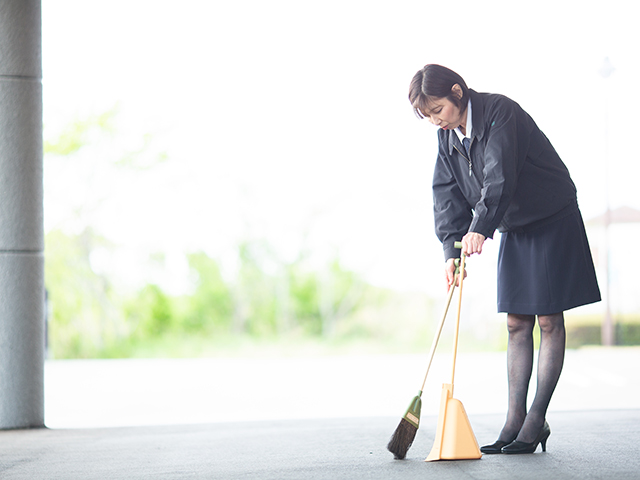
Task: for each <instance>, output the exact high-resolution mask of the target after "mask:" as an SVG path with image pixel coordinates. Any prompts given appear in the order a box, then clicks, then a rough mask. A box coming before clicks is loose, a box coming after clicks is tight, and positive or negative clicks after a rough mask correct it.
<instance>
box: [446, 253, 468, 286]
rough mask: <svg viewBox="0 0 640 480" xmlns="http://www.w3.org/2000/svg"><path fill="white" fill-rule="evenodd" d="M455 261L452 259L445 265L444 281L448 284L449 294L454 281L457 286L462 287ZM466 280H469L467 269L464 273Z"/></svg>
mask: <svg viewBox="0 0 640 480" xmlns="http://www.w3.org/2000/svg"><path fill="white" fill-rule="evenodd" d="M455 260H456V259H455V258H450V259H449V260H447V263H445V265H444V279H445V282H447V292H448V291H449V289H450V288H451V285H453V282H454V280H455V282H456V286H458V285H460V281H459V279H458V276H457V275H456V265H455V263H454V262H455ZM464 278H467V270H466V269H465V271H464Z"/></svg>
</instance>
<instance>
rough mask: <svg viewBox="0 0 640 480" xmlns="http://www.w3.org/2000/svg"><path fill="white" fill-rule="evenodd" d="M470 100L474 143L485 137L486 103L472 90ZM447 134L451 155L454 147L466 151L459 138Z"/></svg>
mask: <svg viewBox="0 0 640 480" xmlns="http://www.w3.org/2000/svg"><path fill="white" fill-rule="evenodd" d="M469 98H470V99H471V105H472V108H471V118H472V119H473V130H472V132H471V141H472V142H473V139H474V138H477V139H478V140H480V139H482V137H484V124H485V122H484V101H483V98H482V95H480V94H479V93H478V92H476V91H475V90H472V89H469ZM447 133H448V134H449V155H451V154H452V153H453V148H454V146H456V147H457V148H458V150H460V151H461V152H463V151H464V149H463V147H462V143H460V139H459V138H458V136H457V135H456V134H455V133H453V132H447ZM452 133H453V135H452Z"/></svg>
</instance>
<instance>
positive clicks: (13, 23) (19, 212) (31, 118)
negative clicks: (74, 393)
mask: <svg viewBox="0 0 640 480" xmlns="http://www.w3.org/2000/svg"><path fill="white" fill-rule="evenodd" d="M42 201H43V195H42V35H41V4H40V0H0V429H11V428H29V427H42V426H44V253H43V251H44V232H43V206H42Z"/></svg>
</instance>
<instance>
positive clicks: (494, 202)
mask: <svg viewBox="0 0 640 480" xmlns="http://www.w3.org/2000/svg"><path fill="white" fill-rule="evenodd" d="M409 100H410V102H411V105H412V106H413V108H414V111H415V113H416V114H417V115H418V117H420V118H426V119H428V120H429V121H430V122H431V123H433V124H434V125H436V126H438V127H440V129H439V130H438V141H439V152H438V158H437V161H436V166H435V172H434V177H433V199H434V215H435V228H436V234H437V235H438V238H439V239H440V241H441V242H442V244H443V247H444V256H445V261H446V264H445V275H446V279H447V284H448V285H449V286H451V285H452V284H453V281H454V270H455V267H454V258H455V257H457V256H458V255H459V253H458V252H457V251H456V250H455V248H454V242H455V241H459V240H460V239H462V253H464V254H466V255H473V254H476V253H477V254H480V253H482V246H483V244H484V242H485V240H486V239H487V238H492V237H493V234H494V232H495V230H496V229H498V230H499V231H500V232H502V236H501V241H500V253H499V255H498V311H499V312H506V313H507V327H508V331H509V343H508V348H507V367H508V379H509V406H508V412H507V418H506V422H505V424H504V427H503V428H502V431H501V432H500V434H499V436H498V439H497V441H496V442H495V443H493V444H491V445H485V446H484V447H482V448H481V449H480V450H481V451H482V452H483V453H487V454H491V453H533V452H534V451H535V450H536V448H537V446H538V444H542V449H543V451H545V450H546V443H547V439H548V437H549V435H550V434H551V431H550V429H549V425H548V423H547V422H546V420H545V415H546V412H547V407H548V405H549V401H550V400H551V395H552V394H553V391H554V389H555V386H556V384H557V382H558V378H559V377H560V372H561V371H562V364H563V361H564V350H565V329H564V314H563V312H564V311H565V310H568V309H570V308H574V307H578V306H580V305H585V304H588V303H593V302H597V301H599V300H600V291H599V288H598V283H597V280H596V275H595V270H594V267H593V261H592V258H591V254H590V250H589V245H588V241H587V237H586V233H585V229H584V224H583V221H582V216H581V214H580V210H579V209H578V203H577V197H576V188H575V185H574V184H573V181H572V180H571V177H570V176H569V171H568V170H567V168H566V166H565V165H564V163H563V162H562V160H561V159H560V157H559V156H558V154H557V153H556V151H555V149H554V148H553V146H552V145H551V143H550V142H549V140H548V139H547V137H545V135H544V134H543V133H542V131H540V129H539V128H538V127H537V126H536V124H535V122H534V121H533V119H532V118H531V117H530V116H529V115H528V114H527V113H526V112H525V111H524V110H523V109H522V108H521V107H520V106H519V105H518V104H517V103H515V102H514V101H512V100H510V99H509V98H507V97H505V96H503V95H495V94H488V93H477V92H475V91H473V90H471V89H469V88H468V87H467V85H466V83H465V81H464V80H463V79H462V77H460V75H458V74H457V73H455V72H453V71H451V70H450V69H448V68H445V67H442V66H440V65H427V66H425V67H424V68H423V69H422V70H420V71H419V72H418V73H416V75H415V76H414V77H413V80H412V82H411V87H410V90H409ZM536 317H537V319H538V325H539V327H540V352H539V357H538V382H537V389H536V395H535V398H534V401H533V404H532V405H531V408H530V409H529V412H527V390H528V386H529V380H530V377H531V371H532V368H533V335H532V334H533V328H534V325H535V319H536Z"/></svg>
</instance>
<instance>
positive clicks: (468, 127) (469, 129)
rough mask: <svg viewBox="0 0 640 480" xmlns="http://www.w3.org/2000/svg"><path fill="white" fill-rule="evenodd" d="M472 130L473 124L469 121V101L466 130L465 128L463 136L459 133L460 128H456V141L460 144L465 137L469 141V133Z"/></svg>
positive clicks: (469, 104)
mask: <svg viewBox="0 0 640 480" xmlns="http://www.w3.org/2000/svg"><path fill="white" fill-rule="evenodd" d="M472 129H473V122H472V121H471V99H469V103H468V104H467V128H466V132H467V134H466V135H463V134H462V132H461V131H460V127H458V128H456V129H455V130H454V131H455V132H456V134H457V135H458V139H459V140H460V143H462V139H463V138H464V137H465V136H466V137H467V138H468V139H469V140H471V131H472Z"/></svg>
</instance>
